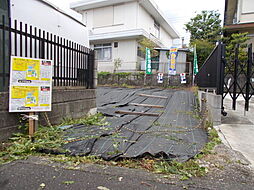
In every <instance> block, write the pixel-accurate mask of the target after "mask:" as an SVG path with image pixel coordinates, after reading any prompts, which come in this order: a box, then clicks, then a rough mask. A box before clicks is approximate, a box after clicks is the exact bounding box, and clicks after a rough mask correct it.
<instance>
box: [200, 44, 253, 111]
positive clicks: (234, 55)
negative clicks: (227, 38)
mask: <svg viewBox="0 0 254 190" xmlns="http://www.w3.org/2000/svg"><path fill="white" fill-rule="evenodd" d="M227 54H228V55H229V56H227V57H226V52H225V45H224V44H221V43H220V44H219V45H218V46H216V48H215V49H214V51H213V52H212V53H211V55H210V56H209V57H208V59H207V60H206V61H205V63H204V64H203V66H202V67H201V68H200V70H199V72H198V74H197V76H196V82H197V85H198V86H199V87H201V88H206V89H209V88H212V89H215V90H216V93H217V94H219V95H221V96H222V109H224V107H223V101H224V99H225V98H226V97H227V96H228V97H229V98H231V99H232V108H233V109H234V110H235V109H236V100H237V99H238V98H239V97H240V96H241V98H243V99H244V100H245V110H246V111H248V110H249V101H250V99H251V98H252V96H254V63H253V52H252V44H250V45H249V46H248V49H247V51H246V52H245V54H246V55H245V56H244V55H243V52H242V53H241V55H240V52H239V45H237V46H236V47H235V51H234V52H227ZM240 57H241V58H240ZM222 111H223V110H222ZM222 113H224V112H222Z"/></svg>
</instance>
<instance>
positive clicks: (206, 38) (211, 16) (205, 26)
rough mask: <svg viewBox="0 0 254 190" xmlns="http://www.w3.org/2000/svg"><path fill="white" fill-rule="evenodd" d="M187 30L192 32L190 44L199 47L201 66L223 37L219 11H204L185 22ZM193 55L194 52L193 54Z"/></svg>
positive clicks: (199, 62) (198, 53)
mask: <svg viewBox="0 0 254 190" xmlns="http://www.w3.org/2000/svg"><path fill="white" fill-rule="evenodd" d="M185 29H186V31H188V32H190V34H191V38H190V46H191V47H194V46H195V45H196V47H197V49H196V50H197V57H198V66H199V68H200V67H201V66H202V65H203V63H204V62H205V60H206V59H207V58H208V56H209V55H210V53H211V52H212V50H213V49H214V47H215V43H216V42H217V41H218V40H219V39H220V38H221V33H222V28H221V20H220V13H218V11H202V12H201V13H200V14H197V15H196V16H195V17H193V18H191V19H190V21H189V22H188V23H187V24H185ZM191 55H192V56H193V54H191Z"/></svg>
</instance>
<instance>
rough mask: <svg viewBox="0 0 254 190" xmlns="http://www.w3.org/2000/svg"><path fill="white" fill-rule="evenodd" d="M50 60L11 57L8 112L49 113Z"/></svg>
mask: <svg viewBox="0 0 254 190" xmlns="http://www.w3.org/2000/svg"><path fill="white" fill-rule="evenodd" d="M52 67H53V64H52V61H51V60H43V59H33V58H26V57H15V56H12V57H11V75H10V101H9V111H10V112H40V111H51V101H52V74H53V70H52Z"/></svg>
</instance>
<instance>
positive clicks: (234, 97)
mask: <svg viewBox="0 0 254 190" xmlns="http://www.w3.org/2000/svg"><path fill="white" fill-rule="evenodd" d="M238 56H239V44H237V45H236V47H235V63H234V64H235V65H234V88H233V104H232V109H233V110H235V109H236V99H237V96H236V91H237V73H238V65H239V58H238Z"/></svg>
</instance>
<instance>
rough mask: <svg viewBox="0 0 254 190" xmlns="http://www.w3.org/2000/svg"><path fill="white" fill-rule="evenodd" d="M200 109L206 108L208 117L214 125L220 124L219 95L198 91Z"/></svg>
mask: <svg viewBox="0 0 254 190" xmlns="http://www.w3.org/2000/svg"><path fill="white" fill-rule="evenodd" d="M198 96H199V105H200V111H201V112H204V111H205V109H207V110H208V119H209V121H211V122H212V123H213V125H214V126H216V125H220V124H221V101H222V100H221V99H222V97H221V96H220V95H216V94H213V93H209V92H204V91H198Z"/></svg>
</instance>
